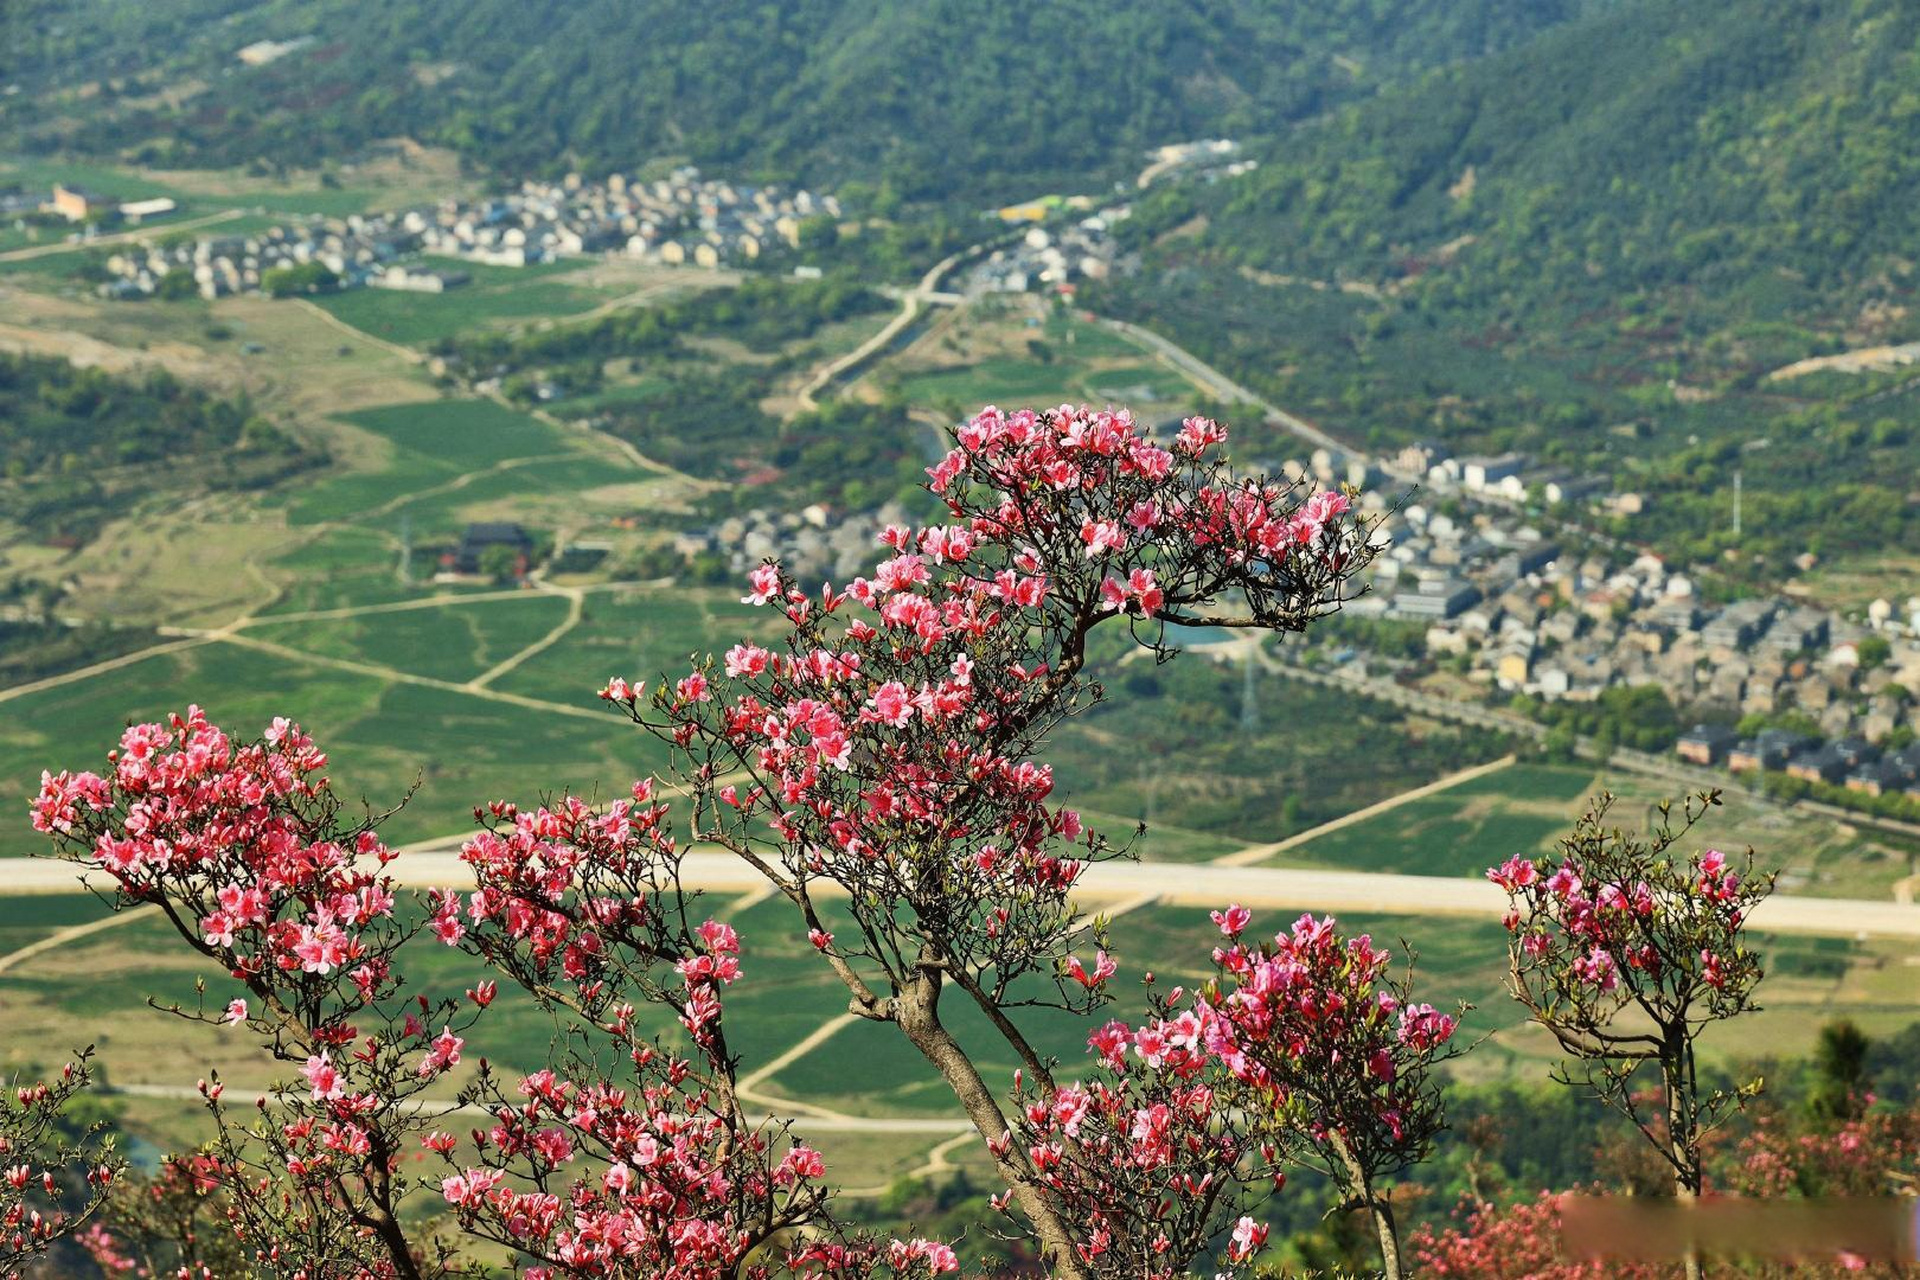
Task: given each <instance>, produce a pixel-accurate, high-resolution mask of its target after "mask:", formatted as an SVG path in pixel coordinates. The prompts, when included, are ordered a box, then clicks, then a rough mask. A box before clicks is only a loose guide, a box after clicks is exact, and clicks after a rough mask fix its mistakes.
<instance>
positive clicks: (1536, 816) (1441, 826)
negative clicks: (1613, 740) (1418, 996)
mask: <svg viewBox="0 0 1920 1280" xmlns="http://www.w3.org/2000/svg"><path fill="white" fill-rule="evenodd" d="M1592 784H1593V773H1592V771H1591V770H1586V769H1577V768H1559V767H1556V766H1550V765H1517V766H1514V767H1513V768H1510V769H1502V770H1498V771H1496V772H1494V773H1490V774H1487V775H1485V776H1483V777H1479V778H1475V779H1473V780H1472V781H1470V782H1466V783H1462V784H1461V785H1459V786H1457V787H1449V788H1448V789H1447V790H1445V791H1441V792H1438V793H1437V794H1434V795H1430V796H1422V797H1420V798H1419V799H1417V800H1410V801H1408V802H1407V803H1405V804H1403V805H1399V806H1396V807H1395V808H1393V809H1390V810H1388V811H1387V812H1385V813H1382V814H1378V815H1376V816H1374V817H1372V818H1369V819H1367V820H1365V821H1363V822H1357V823H1354V824H1353V825H1351V826H1347V827H1342V828H1341V829H1340V830H1338V831H1332V832H1329V833H1327V834H1326V835H1324V836H1321V837H1320V838H1318V839H1316V840H1310V841H1308V842H1307V843H1306V844H1304V845H1301V846H1298V847H1296V848H1293V849H1290V850H1288V851H1287V853H1286V854H1284V855H1282V857H1281V858H1280V859H1277V860H1276V861H1282V862H1289V863H1294V864H1299V863H1307V864H1311V865H1318V866H1331V867H1339V868H1341V869H1343V870H1348V871H1394V872H1404V873H1411V874H1416V875H1443V876H1455V875H1459V876H1477V875H1479V874H1481V873H1482V872H1483V871H1485V870H1486V869H1487V868H1488V867H1490V866H1493V865H1495V864H1497V863H1499V862H1502V861H1504V860H1505V859H1506V858H1508V857H1509V856H1511V855H1513V854H1516V853H1523V854H1539V853H1542V852H1545V851H1547V850H1549V849H1551V848H1552V847H1553V843H1554V841H1555V840H1557V839H1558V838H1559V837H1560V836H1562V835H1564V834H1565V833H1566V832H1567V831H1568V829H1569V828H1570V827H1571V826H1572V823H1573V819H1574V817H1575V816H1577V815H1576V810H1577V809H1578V807H1579V802H1580V801H1581V799H1582V798H1583V797H1585V796H1586V795H1587V794H1588V793H1589V791H1590V790H1591V789H1592Z"/></svg>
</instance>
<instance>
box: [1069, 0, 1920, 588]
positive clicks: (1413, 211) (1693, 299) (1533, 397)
mask: <svg viewBox="0 0 1920 1280" xmlns="http://www.w3.org/2000/svg"><path fill="white" fill-rule="evenodd" d="M1916 138H1920V6H1915V5H1913V4H1911V3H1910V0H1724V2H1723V3H1720V4H1715V5H1701V4H1699V3H1697V2H1696V0H1627V2H1626V3H1623V4H1620V5H1617V6H1611V7H1607V8H1604V9H1601V10H1597V11H1595V12H1592V13H1589V14H1587V15H1586V16H1584V17H1583V18H1581V19H1579V20H1578V21H1576V22H1574V23H1570V24H1566V25H1563V26H1560V27H1557V28H1555V29H1554V30H1551V31H1547V32H1543V33H1542V34H1540V35H1539V36H1537V37H1536V38H1535V39H1533V40H1531V41H1529V42H1528V43H1527V45H1526V46H1525V47H1523V48H1519V49H1514V50H1510V51H1507V52H1505V53H1502V54H1499V55H1495V56H1493V57H1490V58H1487V59H1483V60H1480V61H1477V62H1475V63H1472V64H1469V65H1462V66H1455V67H1447V68H1443V69H1439V70H1436V71H1434V72H1432V73H1430V74H1428V75H1427V76H1425V77H1423V78H1422V79H1421V81H1420V82H1419V83H1418V84H1413V85H1406V86H1402V87H1400V88H1398V89H1394V90H1390V91H1387V92H1383V93H1382V94H1380V95H1378V96H1376V97H1374V98H1372V99H1370V100H1368V101H1365V102H1360V103H1354V104H1349V105H1347V106H1345V107H1343V108H1341V109H1340V110H1338V111H1335V112H1334V113H1332V114H1331V115H1329V116H1328V117H1326V118H1324V119H1320V120H1316V121H1313V122H1310V123H1307V124H1305V125H1303V126H1301V127H1300V128H1298V129H1296V130H1294V131H1293V133H1292V134H1291V136H1289V137H1286V138H1284V139H1282V140H1280V141H1278V142H1277V143H1275V144H1274V145H1273V146H1272V147H1271V148H1270V149H1269V150H1268V152H1267V153H1266V154H1264V155H1263V156H1262V164H1261V166H1260V167H1259V168H1258V169H1256V170H1255V171H1253V172H1252V173H1250V174H1247V175H1245V176H1242V177H1239V178H1235V179H1231V180H1227V181H1222V182H1220V183H1218V184H1216V185H1213V186H1210V187H1209V186H1197V185H1194V184H1184V185H1180V186H1171V187H1167V188H1164V189H1161V190H1159V191H1156V192H1155V193H1152V194H1150V195H1149V196H1147V197H1145V198H1143V199H1142V200H1140V201H1138V202H1137V204H1136V210H1135V214H1134V217H1133V218H1132V219H1131V220H1130V221H1128V222H1125V223H1122V224H1120V225H1121V228H1122V231H1123V234H1125V235H1128V236H1130V237H1133V238H1134V239H1135V241H1136V243H1137V245H1138V247H1139V248H1141V249H1142V251H1143V261H1144V266H1145V269H1144V270H1143V271H1142V272H1141V273H1140V274H1138V275H1137V276H1134V277H1132V278H1120V277H1115V278H1114V279H1113V280H1111V281H1109V282H1105V283H1103V284H1101V285H1099V286H1098V287H1095V288H1089V289H1087V290H1084V291H1083V292H1082V295H1081V296H1082V298H1083V299H1084V300H1085V302H1086V305H1089V306H1092V307H1094V308H1095V309H1098V310H1102V311H1104V312H1107V313H1109V314H1115V315H1120V316H1124V317H1126V318H1129V319H1133V320H1136V321H1140V322H1143V323H1146V324H1148V325H1151V326H1152V327H1154V328H1156V329H1158V330H1159V331H1161V332H1163V333H1165V334H1167V335H1168V336H1170V337H1173V338H1175V339H1176V340H1178V341H1180V342H1181V343H1182V344H1184V345H1186V346H1187V347H1189V348H1190V349H1192V350H1194V351H1196V352H1198V353H1200V354H1201V355H1203V356H1204V357H1205V358H1206V359H1208V360H1210V361H1212V362H1213V363H1215V364H1216V365H1218V366H1219V367H1221V368H1223V369H1225V370H1227V371H1229V372H1230V373H1231V374H1232V375H1233V376H1234V377H1235V378H1237V379H1238V380H1240V381H1241V382H1243V383H1244V384H1245V385H1247V386H1249V387H1253V388H1256V389H1258V390H1260V391H1261V392H1263V393H1264V394H1266V395H1267V396H1269V397H1271V398H1272V399H1273V400H1275V401H1276V402H1278V403H1281V404H1284V405H1286V406H1287V407H1288V408H1290V409H1292V410H1294V411H1295V412H1298V413H1300V414H1302V415H1304V416H1306V417H1307V418H1309V419H1311V420H1313V421H1315V422H1318V423H1319V424H1321V425H1322V426H1324V427H1326V428H1327V429H1329V430H1331V431H1334V432H1335V433H1337V434H1340V435H1342V436H1344V437H1345V438H1348V439H1351V440H1354V441H1356V442H1365V443H1367V444H1370V445H1372V446H1375V447H1378V448H1394V447H1398V446H1399V445H1402V444H1405V443H1407V442H1408V441H1410V440H1414V439H1432V440H1438V441H1440V442H1442V443H1444V444H1445V445H1447V446H1448V447H1450V448H1452V449H1453V450H1454V451H1455V452H1463V453H1464V452H1495V453H1497V452H1501V451H1504V450H1508V449H1517V450H1520V451H1522V452H1525V453H1526V454H1528V455H1529V456H1530V457H1531V458H1532V459H1533V460H1534V462H1535V463H1536V464H1537V465H1539V466H1542V467H1558V468H1561V469H1564V470H1566V471H1568V472H1570V473H1573V474H1576V475H1591V476H1596V477H1605V478H1606V479H1607V482H1608V483H1609V484H1610V485H1611V487H1612V488H1613V489H1614V491H1615V492H1618V493H1621V494H1625V493H1633V494H1636V495H1639V496H1641V497H1643V498H1644V499H1646V501H1647V502H1648V504H1649V507H1648V510H1647V511H1646V513H1645V514H1643V515H1640V516H1637V517H1630V516H1625V515H1618V516H1613V517H1606V519H1607V520H1608V521H1609V523H1608V524H1607V525H1606V527H1607V528H1608V529H1609V530H1610V531H1612V532H1614V533H1615V534H1616V535H1618V536H1622V537H1629V538H1632V539H1635V540H1637V541H1642V542H1647V543H1650V544H1652V545H1657V546H1659V547H1661V548H1662V549H1663V550H1664V551H1666V552H1668V553H1669V554H1676V555H1679V556H1681V557H1683V559H1684V560H1685V561H1686V562H1688V563H1697V562H1705V561H1709V560H1716V561H1721V562H1722V563H1723V564H1724V565H1726V566H1727V567H1729V570H1730V571H1737V572H1740V573H1750V574H1751V575H1753V576H1754V577H1755V579H1756V580H1757V581H1765V582H1778V581H1780V580H1782V579H1784V578H1785V577H1787V576H1789V575H1791V574H1792V573H1794V572H1795V567H1794V566H1795V563H1796V560H1797V558H1798V557H1799V556H1800V555H1801V554H1802V553H1803V552H1807V551H1809V550H1811V551H1814V552H1815V553H1816V554H1819V555H1821V556H1823V557H1826V556H1840V555H1856V556H1870V555H1874V554H1878V553H1880V552H1881V551H1883V550H1884V549H1885V548H1886V547H1889V546H1902V545H1912V540H1913V539H1914V538H1915V537H1916V536H1920V490H1917V489H1915V487H1914V483H1913V481H1914V477H1915V476H1916V475H1920V432H1917V431H1915V430H1914V428H1913V423H1914V421H1915V408H1914V406H1915V404H1916V403H1920V399H1917V398H1916V394H1915V393H1916V392H1920V378H1916V376H1915V374H1914V371H1913V370H1912V369H1911V368H1894V369H1891V370H1889V371H1884V372H1879V373H1861V374H1837V373H1825V374H1815V375H1812V376H1800V377H1793V378H1789V379H1777V378H1774V377H1772V376H1771V375H1772V374H1774V373H1775V372H1776V371H1779V370H1782V369H1784V368H1786V367H1787V366H1792V365H1796V364H1797V362H1801V361H1804V360H1806V359H1807V358H1808V357H1813V356H1822V355H1828V354H1832V353H1835V352H1840V351H1845V350H1856V349H1860V348H1874V347H1879V346H1882V345H1889V344H1901V343H1907V342H1913V341H1915V340H1920V296H1917V295H1916V287H1917V286H1920V275H1917V274H1916V271H1915V264H1916V261H1920V252H1916V246H1920V151H1916V149H1915V146H1914V143H1915V140H1916ZM1736 473H1739V474H1742V475H1743V480H1744V484H1745V495H1746V496H1745V516H1746V524H1745V532H1744V534H1738V533H1735V532H1734V531H1733V530H1732V529H1731V528H1730V524H1729V520H1728V514H1729V511H1730V502H1731V495H1730V492H1729V490H1730V487H1731V482H1732V478H1733V477H1734V475H1735V474H1736ZM1729 556H1731V557H1733V558H1732V559H1730V560H1729V559H1726V557H1729Z"/></svg>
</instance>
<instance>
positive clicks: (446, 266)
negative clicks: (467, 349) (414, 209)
mask: <svg viewBox="0 0 1920 1280" xmlns="http://www.w3.org/2000/svg"><path fill="white" fill-rule="evenodd" d="M426 265H429V266H432V267H434V268H437V269H441V270H447V271H462V272H465V273H466V274H467V275H468V276H469V277H471V279H470V281H469V282H468V283H467V284H465V285H461V286H459V287H458V288H455V289H452V290H449V291H448V292H446V293H439V294H434V293H407V292H405V291H402V290H397V289H370V288H361V289H349V290H346V291H345V292H342V293H334V294H328V295H325V296H323V297H320V298H317V299H315V301H316V302H318V303H319V304H320V305H321V306H322V307H325V308H326V309H327V310H328V311H329V312H331V313H332V314H333V315H334V316H336V317H338V318H339V319H340V320H343V321H345V322H346V323H347V324H350V325H352V326H353V327H354V328H356V329H359V330H361V331H362V332H365V333H370V334H372V335H373V336H374V337H376V338H384V339H386V340H387V341H388V342H399V343H405V344H409V345H423V344H426V343H431V342H437V341H439V340H440V339H442V338H451V337H453V336H455V335H456V334H459V333H462V332H465V331H467V330H470V329H474V328H477V327H480V326H482V325H485V324H486V323H488V322H489V321H502V320H536V319H540V318H542V317H549V316H552V317H563V316H570V315H577V314H579V313H580V312H582V311H590V310H592V309H593V308H594V307H596V306H598V305H599V304H600V303H602V302H604V301H606V299H607V298H608V296H610V295H609V294H608V293H607V292H606V291H605V290H603V289H595V288H590V287H587V286H585V285H581V284H578V283H575V282H573V281H570V280H567V279H565V278H564V277H565V276H567V275H569V274H572V273H576V272H578V271H579V270H580V264H578V263H575V262H552V263H540V264H536V265H533V266H528V267H491V266H488V265H486V264H483V263H470V262H466V261H463V260H458V259H450V258H429V259H427V260H426Z"/></svg>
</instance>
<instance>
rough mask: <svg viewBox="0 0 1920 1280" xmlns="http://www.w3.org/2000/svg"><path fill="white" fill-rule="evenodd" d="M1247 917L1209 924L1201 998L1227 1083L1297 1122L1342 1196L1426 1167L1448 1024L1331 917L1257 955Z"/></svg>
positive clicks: (1304, 921)
mask: <svg viewBox="0 0 1920 1280" xmlns="http://www.w3.org/2000/svg"><path fill="white" fill-rule="evenodd" d="M1250 922H1251V914H1250V913H1249V912H1248V911H1247V910H1246V909H1245V908H1243V907H1230V908H1228V909H1227V910H1226V911H1223V912H1215V913H1214V923H1215V924H1217V925H1218V926H1219V928H1220V931H1221V933H1222V935H1223V936H1224V938H1225V940H1226V945H1225V946H1221V947H1216V948H1214V953H1213V963H1214V966H1215V968H1216V969H1217V970H1218V976H1217V977H1216V979H1215V980H1214V982H1213V983H1211V984H1210V985H1209V986H1208V987H1207V988H1206V989H1205V991H1204V992H1203V993H1202V995H1201V999H1200V1008H1201V1009H1203V1010H1205V1011H1206V1012H1207V1014H1209V1015H1210V1016H1209V1017H1208V1018H1207V1019H1206V1025H1205V1028H1204V1030H1205V1034H1206V1037H1207V1040H1208V1043H1209V1045H1210V1047H1211V1048H1212V1051H1213V1052H1214V1053H1215V1054H1217V1055H1218V1056H1219V1057H1220V1060H1221V1062H1222V1064H1223V1065H1224V1066H1225V1067H1226V1068H1227V1070H1228V1072H1229V1073H1230V1074H1231V1075H1232V1076H1233V1078H1234V1079H1235V1080H1237V1081H1239V1082H1241V1083H1242V1084H1244V1085H1246V1086H1248V1087H1249V1088H1250V1089H1251V1090H1253V1091H1254V1095H1255V1096H1257V1097H1264V1098H1265V1099H1266V1100H1267V1101H1268V1103H1269V1105H1270V1106H1271V1107H1272V1108H1274V1109H1275V1110H1277V1111H1280V1112H1283V1113H1284V1112H1291V1113H1292V1114H1294V1115H1296V1116H1297V1117H1298V1123H1299V1124H1300V1126H1301V1128H1302V1130H1303V1132H1304V1133H1305V1134H1306V1136H1307V1137H1308V1139H1309V1140H1310V1141H1311V1142H1312V1143H1313V1145H1314V1146H1315V1147H1316V1148H1318V1149H1319V1150H1320V1151H1321V1152H1322V1153H1323V1155H1324V1157H1325V1160H1326V1163H1327V1165H1328V1169H1329V1172H1331V1173H1332V1175H1333V1177H1334V1179H1335V1181H1336V1183H1338V1184H1339V1185H1341V1186H1343V1187H1344V1188H1345V1189H1346V1191H1347V1194H1348V1195H1349V1196H1353V1197H1357V1198H1360V1199H1361V1201H1362V1202H1363V1203H1364V1202H1365V1200H1366V1198H1367V1196H1368V1195H1369V1194H1370V1193H1371V1189H1372V1187H1373V1183H1374V1180H1375V1179H1377V1178H1378V1177H1379V1176H1380V1175H1382V1174H1385V1173H1391V1172H1393V1171H1395V1170H1397V1169H1400V1168H1403V1167H1405V1166H1406V1165H1408V1164H1411V1163H1413V1162H1415V1161H1416V1160H1418V1159H1420V1158H1421V1157H1422V1156H1424V1155H1425V1154H1426V1152H1427V1150H1428V1148H1429V1147H1430V1146H1431V1144H1432V1141H1433V1139H1434V1137H1435V1136H1436V1135H1437V1134H1438V1132H1439V1130H1440V1129H1441V1128H1443V1127H1444V1115H1443V1112H1442V1109H1441V1107H1440V1102H1439V1096H1438V1081H1437V1080H1436V1079H1435V1078H1434V1076H1433V1075H1432V1071H1433V1068H1434V1066H1435V1065H1436V1064H1438V1063H1440V1062H1444V1061H1446V1060H1447V1059H1449V1058H1451V1057H1453V1056H1455V1052H1456V1046H1454V1044H1453V1043H1452V1041H1453V1034H1454V1031H1455V1029H1456V1028H1457V1026H1458V1017H1457V1015H1455V1014H1448V1013H1441V1012H1439V1011H1438V1010H1436V1009H1435V1008H1434V1007H1433V1006H1432V1005H1431V1004H1415V1003H1412V1002H1411V1001H1410V1000H1409V998H1408V983H1407V981H1406V980H1404V979H1402V980H1396V979H1395V978H1394V977H1393V975H1392V974H1391V973H1390V972H1389V965H1390V964H1391V962H1392V959H1393V956H1392V953H1391V952H1390V951H1388V950H1387V949H1386V948H1384V947H1376V946H1375V945H1373V939H1372V938H1371V937H1370V936H1369V935H1367V934H1360V935H1357V936H1355V937H1351V938H1345V937H1342V936H1341V934H1340V933H1339V931H1338V929H1337V928H1336V926H1335V921H1334V919H1333V917H1331V916H1326V917H1323V918H1321V919H1317V920H1316V919H1315V918H1314V917H1313V916H1311V915H1303V916H1301V917H1300V918H1299V919H1297V920H1295V921H1294V922H1293V925H1292V927H1291V928H1290V929H1287V930H1283V931H1281V932H1278V933H1276V934H1274V935H1273V937H1272V938H1271V939H1263V940H1261V941H1259V942H1258V943H1257V944H1251V945H1250V944H1249V943H1248V942H1247V941H1245V931H1246V928H1247V926H1248V924H1249V923H1250Z"/></svg>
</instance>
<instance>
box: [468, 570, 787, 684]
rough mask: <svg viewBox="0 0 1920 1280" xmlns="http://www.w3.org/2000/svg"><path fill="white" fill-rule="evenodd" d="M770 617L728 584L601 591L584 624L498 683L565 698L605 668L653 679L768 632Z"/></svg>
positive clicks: (590, 602)
mask: <svg viewBox="0 0 1920 1280" xmlns="http://www.w3.org/2000/svg"><path fill="white" fill-rule="evenodd" d="M765 618H766V614H765V612H764V611H756V610H752V609H749V608H747V607H746V606H745V605H742V604H741V603H740V599H739V593H738V592H729V591H726V590H724V589H711V588H710V589H704V590H701V589H695V590H685V589H681V588H666V589H663V590H654V591H640V590H634V591H619V592H596V593H594V594H592V595H589V596H588V597H587V601H586V604H585V606H584V608H583V609H582V611H581V615H580V625H579V626H577V627H575V628H574V629H573V630H572V631H569V632H568V633H567V634H566V635H565V636H564V637H563V638H562V639H561V640H560V641H559V642H558V643H557V644H555V645H553V647H551V648H549V649H546V650H544V651H542V652H540V653H537V654H535V655H533V656H532V657H531V658H529V659H527V661H525V662H523V663H521V664H520V665H519V666H518V667H516V668H514V669H513V670H512V671H510V672H508V673H507V674H506V675H504V676H502V677H501V678H500V681H499V683H498V684H497V685H496V686H495V687H496V688H499V689H500V690H502V691H503V692H507V693H519V694H525V695H526V696H528V697H531V698H546V699H548V700H550V701H556V702H563V701H573V700H577V699H579V698H580V697H581V696H582V695H583V694H584V693H586V692H588V691H589V689H590V688H592V689H597V688H599V687H600V685H601V684H602V683H604V682H605V680H606V678H607V677H608V676H615V675H618V676H626V677H627V678H629V679H632V678H634V677H639V678H642V679H645V680H649V681H651V680H653V679H655V678H656V677H657V676H659V674H660V673H661V672H663V671H665V672H673V673H675V674H679V673H680V672H681V671H682V669H683V668H684V667H685V666H686V662H687V657H688V655H690V654H693V653H702V654H704V653H709V652H721V651H723V650H725V649H726V648H727V647H728V646H729V645H731V644H733V643H734V641H735V640H738V639H740V638H742V637H744V636H747V635H749V634H761V635H763V636H764V635H765V633H766V622H765Z"/></svg>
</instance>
